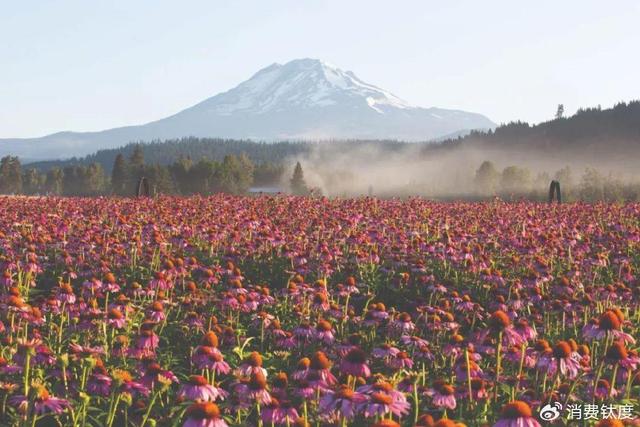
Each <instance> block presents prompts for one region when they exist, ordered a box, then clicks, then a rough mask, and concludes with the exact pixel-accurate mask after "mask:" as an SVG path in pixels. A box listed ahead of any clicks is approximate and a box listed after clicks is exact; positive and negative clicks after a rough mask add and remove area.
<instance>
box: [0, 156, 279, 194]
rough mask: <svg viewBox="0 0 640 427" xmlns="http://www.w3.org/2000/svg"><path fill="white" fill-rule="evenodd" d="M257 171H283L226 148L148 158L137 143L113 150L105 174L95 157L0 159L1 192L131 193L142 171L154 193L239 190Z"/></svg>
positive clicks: (266, 176) (264, 176) (271, 174)
mask: <svg viewBox="0 0 640 427" xmlns="http://www.w3.org/2000/svg"><path fill="white" fill-rule="evenodd" d="M256 171H257V173H258V174H260V179H261V180H264V181H269V180H274V179H275V177H277V178H278V179H279V176H280V174H281V173H282V170H281V168H279V167H276V166H273V165H269V164H267V165H264V164H263V165H259V167H258V168H256V166H254V164H253V162H252V161H251V160H250V159H249V158H248V156H247V155H246V154H244V153H242V154H240V155H237V156H236V155H233V154H228V155H226V156H225V157H224V158H223V159H222V160H221V161H215V160H209V159H206V158H203V159H201V160H199V161H198V162H193V161H192V160H191V159H190V158H188V157H180V158H178V160H176V161H174V162H173V163H171V164H169V165H161V164H158V163H152V164H148V163H146V162H145V157H144V153H143V150H142V147H141V146H137V147H135V148H134V149H133V150H132V151H131V154H130V156H129V157H125V155H124V154H123V153H119V154H118V155H116V157H115V159H114V162H113V166H112V168H111V173H110V174H109V175H107V173H106V172H105V170H104V168H103V167H102V165H101V164H100V163H97V162H93V163H90V164H88V165H83V164H80V165H78V164H76V165H68V166H65V167H52V168H50V169H49V170H47V171H46V172H45V171H39V170H38V169H36V168H34V167H26V168H23V167H22V165H21V163H20V160H19V159H18V158H17V157H13V156H6V157H4V158H2V159H0V193H2V194H26V195H34V194H51V195H63V196H98V195H107V194H115V195H120V196H130V195H134V194H135V193H136V189H137V186H138V182H139V181H140V179H141V178H142V177H144V178H145V179H146V180H147V182H148V184H149V188H150V189H151V191H152V192H153V193H162V194H181V195H190V194H196V193H197V194H212V193H217V192H225V193H231V194H242V193H245V192H246V191H247V190H248V189H249V187H250V186H251V185H252V184H253V182H254V174H256Z"/></svg>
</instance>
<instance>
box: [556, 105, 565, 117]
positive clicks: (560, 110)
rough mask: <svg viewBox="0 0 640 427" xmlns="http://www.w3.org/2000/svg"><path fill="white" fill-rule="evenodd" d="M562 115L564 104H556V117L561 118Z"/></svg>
mask: <svg viewBox="0 0 640 427" xmlns="http://www.w3.org/2000/svg"><path fill="white" fill-rule="evenodd" d="M563 116H564V105H563V104H558V109H557V110H556V119H561V118H562V117H563Z"/></svg>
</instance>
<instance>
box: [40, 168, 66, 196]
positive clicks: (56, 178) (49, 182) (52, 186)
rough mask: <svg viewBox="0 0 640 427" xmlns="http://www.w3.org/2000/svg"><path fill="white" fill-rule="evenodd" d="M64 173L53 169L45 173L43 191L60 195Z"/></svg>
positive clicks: (58, 169)
mask: <svg viewBox="0 0 640 427" xmlns="http://www.w3.org/2000/svg"><path fill="white" fill-rule="evenodd" d="M63 178H64V172H62V169H60V168H53V169H50V170H49V172H47V178H46V180H45V184H44V186H45V190H46V192H47V193H49V194H54V195H60V194H62V190H63Z"/></svg>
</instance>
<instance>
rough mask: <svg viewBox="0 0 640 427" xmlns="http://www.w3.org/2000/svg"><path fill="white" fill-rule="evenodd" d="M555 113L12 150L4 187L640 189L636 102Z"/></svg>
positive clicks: (614, 196) (592, 196) (400, 191)
mask: <svg viewBox="0 0 640 427" xmlns="http://www.w3.org/2000/svg"><path fill="white" fill-rule="evenodd" d="M555 116H556V118H555V119H553V120H550V121H548V122H545V123H540V124H538V125H534V126H532V125H529V124H528V123H524V122H513V123H509V124H506V125H502V126H499V127H497V128H496V129H495V130H494V131H488V132H472V133H471V134H469V135H467V136H464V137H459V138H456V139H448V140H445V141H442V142H439V143H430V144H426V143H417V144H415V143H406V142H400V141H316V142H279V143H273V144H267V143H256V142H251V141H234V140H222V139H198V138H184V139H180V140H172V141H167V142H158V141H156V142H152V143H146V144H140V143H137V144H129V145H127V146H125V147H122V148H121V149H116V150H102V151H99V152H97V153H95V154H93V155H90V156H86V157H84V158H73V159H69V160H64V161H51V162H38V163H31V164H27V165H22V164H21V162H20V159H18V158H17V157H14V156H5V157H4V158H2V159H0V192H1V193H3V194H57V195H82V196H94V195H109V194H114V195H120V196H130V195H133V194H135V188H136V186H137V182H138V180H139V179H140V178H141V177H142V176H145V177H146V178H147V180H148V182H149V183H150V189H151V190H152V192H154V193H156V194H158V193H166V194H183V195H190V194H213V193H216V192H227V193H232V194H242V193H245V192H247V191H248V189H249V188H250V187H251V186H259V187H261V186H272V187H277V188H281V189H282V190H291V191H292V192H293V193H300V194H303V193H305V192H306V191H308V189H309V188H317V189H318V190H319V191H321V192H322V193H323V194H327V195H330V196H331V195H338V196H352V195H364V194H368V192H370V190H369V189H371V188H375V194H376V195H378V196H381V197H388V196H405V195H423V196H427V197H435V198H454V197H458V198H484V197H491V196H500V197H503V198H517V197H527V198H532V199H539V200H544V199H545V197H546V196H545V194H546V192H547V190H548V185H549V182H550V180H551V179H555V180H558V181H559V182H560V183H561V185H562V188H563V196H564V199H565V200H577V199H583V200H599V199H606V200H636V199H637V198H638V193H640V191H638V188H640V184H638V183H639V182H640V180H639V179H638V174H637V170H638V168H637V161H636V159H637V158H639V157H640V102H638V101H634V102H630V103H620V104H617V105H616V106H614V107H613V108H610V109H605V110H603V109H601V108H591V109H581V110H579V111H578V112H577V113H576V114H575V115H573V116H571V117H564V107H563V106H562V105H559V106H558V108H557V111H556V115H555ZM294 165H296V167H295V168H294ZM298 166H299V167H298ZM302 169H304V173H303V172H302ZM301 183H303V184H304V185H302V184H301ZM303 189H305V190H303Z"/></svg>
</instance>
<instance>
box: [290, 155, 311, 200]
mask: <svg viewBox="0 0 640 427" xmlns="http://www.w3.org/2000/svg"><path fill="white" fill-rule="evenodd" d="M291 191H292V192H293V194H298V195H303V194H307V193H308V192H309V189H308V188H307V183H306V182H305V180H304V172H303V171H302V165H301V164H300V162H297V163H296V167H295V169H294V170H293V176H292V177H291Z"/></svg>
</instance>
